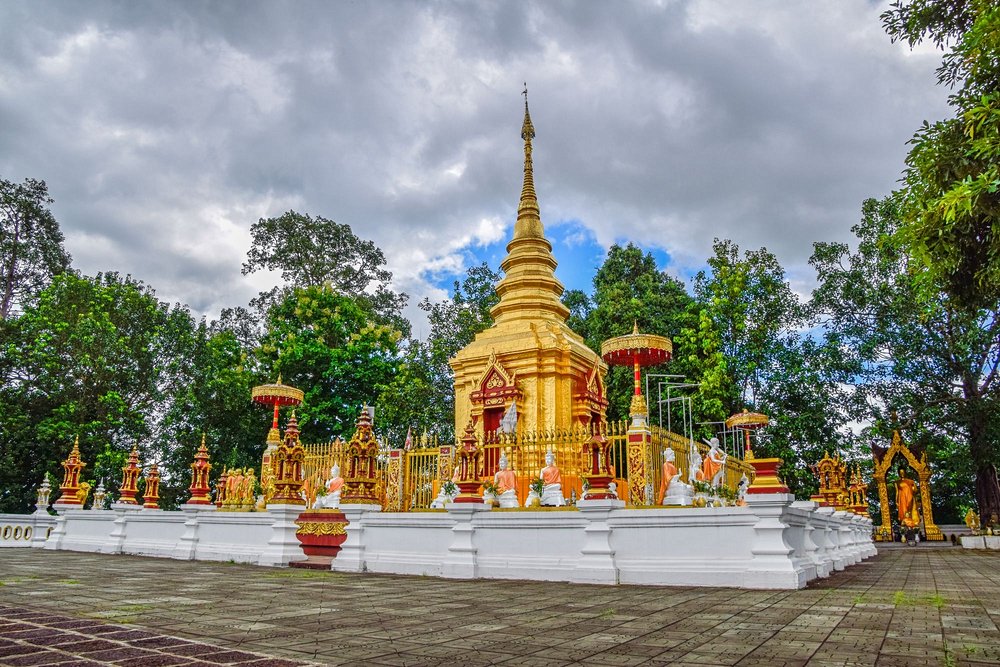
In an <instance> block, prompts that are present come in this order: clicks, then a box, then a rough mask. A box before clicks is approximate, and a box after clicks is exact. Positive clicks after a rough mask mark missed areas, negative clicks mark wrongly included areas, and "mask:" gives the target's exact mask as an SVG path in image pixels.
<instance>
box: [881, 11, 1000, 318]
mask: <svg viewBox="0 0 1000 667" xmlns="http://www.w3.org/2000/svg"><path fill="white" fill-rule="evenodd" d="M882 18H883V23H884V25H885V28H886V31H887V32H888V34H889V35H890V37H891V38H892V39H893V41H896V40H902V41H906V42H907V43H908V44H909V45H910V46H911V47H912V46H914V45H916V44H919V43H921V42H923V41H924V40H930V41H931V42H932V43H933V44H934V45H935V46H937V47H938V48H941V49H945V50H946V53H945V55H944V58H943V60H942V64H941V67H939V68H938V81H939V82H940V83H944V84H946V85H948V86H949V87H952V88H954V89H955V92H954V93H953V94H952V95H951V96H950V97H949V103H950V105H951V106H952V108H953V109H954V113H955V115H954V116H953V117H952V118H949V119H945V120H942V121H939V122H936V123H927V122H925V123H924V124H923V126H922V127H921V128H920V129H919V130H918V131H917V132H916V134H915V135H914V137H913V139H912V141H911V142H910V143H911V144H912V146H913V148H912V149H911V151H910V153H909V155H908V156H907V160H906V165H907V168H906V171H905V173H904V182H903V188H902V189H901V191H900V193H899V200H900V203H901V208H900V219H901V221H902V224H901V225H900V227H899V229H898V231H897V235H898V238H899V240H900V242H901V244H902V246H903V247H904V248H905V249H906V250H907V252H909V253H910V255H911V256H912V257H913V258H914V259H915V260H916V261H917V262H918V263H919V264H920V265H921V267H922V268H923V269H925V270H924V271H922V272H921V273H919V274H918V275H919V276H920V280H919V282H918V288H919V289H920V291H921V292H922V293H923V294H924V295H925V296H928V297H929V296H932V295H934V294H935V293H936V292H937V291H939V290H942V289H943V291H944V292H946V293H947V294H948V295H949V296H950V297H951V298H952V299H953V300H954V301H955V305H956V306H961V307H963V308H967V309H971V310H975V309H977V308H982V307H991V306H992V304H993V303H996V302H997V301H998V300H1000V231H998V230H1000V193H998V191H997V190H998V187H1000V92H998V90H1000V59H998V58H997V53H998V52H1000V7H998V6H997V5H996V3H995V2H992V1H991V0H914V1H912V2H906V3H904V2H897V3H895V4H894V5H893V6H892V8H891V9H890V10H888V11H887V12H885V13H884V14H883V16H882Z"/></svg>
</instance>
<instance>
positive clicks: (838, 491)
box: [810, 452, 848, 510]
mask: <svg viewBox="0 0 1000 667" xmlns="http://www.w3.org/2000/svg"><path fill="white" fill-rule="evenodd" d="M811 469H812V472H813V474H814V475H815V476H816V479H818V480H819V492H818V493H816V494H815V495H813V496H812V497H811V498H810V499H811V500H814V501H816V502H818V503H819V504H820V505H823V506H825V507H835V508H837V509H841V510H842V509H846V508H847V503H848V500H847V499H845V497H844V496H845V495H846V494H847V464H846V463H844V462H843V461H841V460H840V454H837V455H836V456H833V457H831V456H830V452H825V453H824V454H823V458H821V459H820V460H819V462H818V463H815V464H814V465H812V466H811Z"/></svg>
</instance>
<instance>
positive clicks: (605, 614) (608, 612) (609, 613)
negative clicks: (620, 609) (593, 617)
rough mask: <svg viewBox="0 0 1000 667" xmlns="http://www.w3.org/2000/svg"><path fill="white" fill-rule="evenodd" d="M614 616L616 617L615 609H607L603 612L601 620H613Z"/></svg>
mask: <svg viewBox="0 0 1000 667" xmlns="http://www.w3.org/2000/svg"><path fill="white" fill-rule="evenodd" d="M614 615H615V610H614V608H612V607H608V608H607V609H605V610H604V611H602V612H601V615H600V618H605V619H607V618H611V617H612V616H614Z"/></svg>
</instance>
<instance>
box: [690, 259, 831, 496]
mask: <svg viewBox="0 0 1000 667" xmlns="http://www.w3.org/2000/svg"><path fill="white" fill-rule="evenodd" d="M713 251H714V254H713V256H712V257H710V258H709V260H708V266H709V269H708V270H706V271H702V272H700V273H699V274H698V275H697V276H696V277H695V286H694V290H695V308H696V309H697V311H698V320H697V328H696V329H689V330H685V331H684V333H683V339H684V340H685V341H686V342H687V344H688V347H689V348H694V349H695V350H696V351H697V350H698V349H699V347H698V346H700V348H701V351H702V354H701V355H700V357H699V360H700V365H701V378H702V379H701V384H702V394H703V396H704V397H705V399H707V406H708V407H711V408H713V409H714V410H718V411H717V412H714V414H712V415H711V416H712V418H713V419H715V420H724V419H725V418H726V417H728V416H729V415H732V414H734V413H737V412H739V411H741V410H743V409H751V410H756V411H760V412H763V413H765V414H767V415H769V417H770V418H771V426H770V427H769V428H768V429H767V431H766V432H765V433H766V436H765V437H764V438H762V440H761V441H760V443H759V445H758V447H759V448H760V450H761V452H760V453H763V454H765V455H770V456H778V457H780V458H782V459H783V460H784V465H783V467H782V475H783V478H784V479H785V481H786V483H787V484H788V485H789V487H790V488H791V489H792V491H793V492H795V493H796V494H798V495H799V496H808V495H809V493H810V492H811V491H812V490H813V488H814V486H815V480H814V479H813V477H812V475H811V474H810V473H809V471H808V468H807V464H809V463H813V462H815V461H816V460H817V459H819V458H820V457H821V456H822V455H823V452H824V450H831V451H835V450H838V449H840V448H841V447H842V446H843V445H844V444H845V443H844V440H845V439H846V434H845V433H844V424H845V422H846V419H847V415H846V413H844V412H843V411H838V410H837V409H836V406H837V405H838V404H839V400H838V399H839V390H838V388H837V385H836V383H835V381H834V379H833V378H832V377H830V374H829V372H828V367H829V363H828V359H827V356H826V355H825V349H824V348H823V347H821V346H819V345H818V344H816V343H815V342H814V341H812V340H811V339H809V338H808V337H805V336H803V335H802V334H801V333H799V332H800V330H801V329H802V328H803V326H804V324H805V321H806V313H805V310H804V308H803V307H802V305H801V304H800V303H799V300H798V297H797V296H796V295H795V293H794V292H792V290H791V287H790V286H789V284H788V281H787V280H786V278H785V272H784V269H783V268H782V267H781V264H780V263H779V262H778V260H777V258H776V257H775V256H774V254H773V253H771V252H769V251H768V250H767V249H766V248H761V249H758V250H748V251H744V252H741V251H740V248H739V247H738V246H737V245H736V244H735V243H733V242H732V241H729V240H718V239H716V241H715V243H714V245H713ZM708 401H710V402H708ZM706 412H707V411H706Z"/></svg>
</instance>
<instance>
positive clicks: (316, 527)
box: [295, 520, 347, 536]
mask: <svg viewBox="0 0 1000 667" xmlns="http://www.w3.org/2000/svg"><path fill="white" fill-rule="evenodd" d="M295 525H297V526H298V527H299V529H298V530H296V531H295V534H296V535H316V536H324V535H346V534H347V532H346V531H345V530H344V529H345V528H346V527H347V522H346V521H300V520H297V521H296V522H295Z"/></svg>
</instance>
